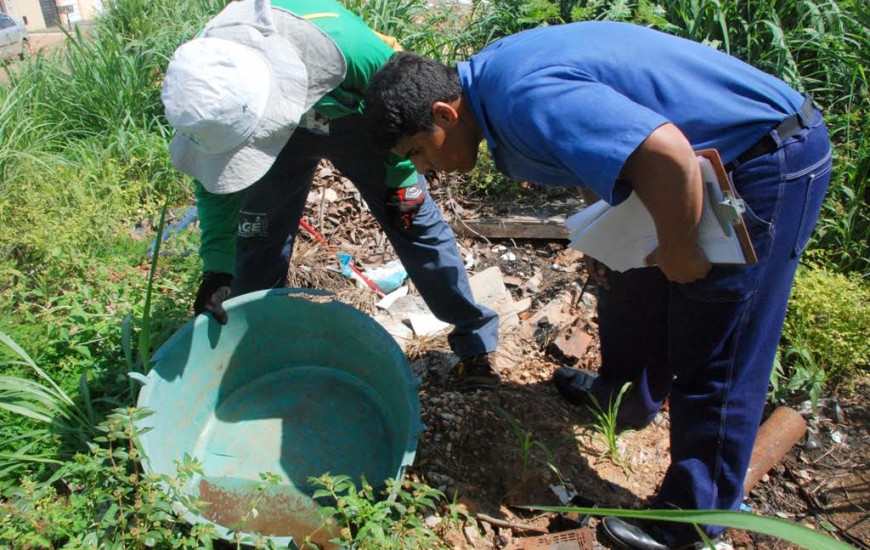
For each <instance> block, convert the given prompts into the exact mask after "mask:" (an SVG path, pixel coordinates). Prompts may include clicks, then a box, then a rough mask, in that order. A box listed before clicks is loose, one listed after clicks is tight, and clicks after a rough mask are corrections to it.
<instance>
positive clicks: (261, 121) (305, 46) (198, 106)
mask: <svg viewBox="0 0 870 550" xmlns="http://www.w3.org/2000/svg"><path fill="white" fill-rule="evenodd" d="M345 71H346V65H345V60H344V55H342V53H341V50H339V49H338V47H337V46H336V45H335V42H333V41H332V39H330V38H329V36H327V35H326V34H325V33H323V31H321V30H320V29H318V28H317V27H316V26H315V25H313V24H312V23H309V22H308V21H306V20H304V19H302V18H300V17H298V16H296V15H294V14H292V13H290V12H288V11H286V10H281V9H275V10H273V9H272V7H271V5H270V3H269V1H268V0H244V1H243V2H233V3H231V4H229V5H228V6H227V7H226V8H224V10H223V11H221V12H220V13H219V14H218V15H217V16H216V17H215V18H214V19H212V20H211V21H210V22H209V23H208V24H207V25H206V26H205V28H204V29H203V31H202V33H201V34H200V36H199V37H198V38H195V39H193V40H191V41H189V42H186V43H185V44H182V45H181V46H180V47H179V48H178V49H177V50H176V51H175V53H174V54H173V56H172V59H171V60H170V62H169V67H168V68H167V69H166V78H165V79H164V81H163V90H162V91H161V97H162V99H163V105H164V107H165V109H166V118H167V119H168V120H169V123H170V124H171V125H172V126H173V127H174V128H175V130H176V132H177V134H176V136H175V137H174V138H173V140H172V142H171V143H170V145H169V151H170V153H171V155H172V162H173V164H175V167H176V168H178V169H179V170H181V171H182V172H184V173H185V174H188V175H190V176H193V177H194V178H196V179H197V180H199V182H200V183H202V185H203V187H205V188H206V190H208V191H210V192H212V193H218V194H224V193H232V192H235V191H239V190H241V189H244V188H246V187H248V186H249V185H251V184H253V183H255V182H256V181H258V180H259V179H260V178H262V177H263V176H264V175H265V174H266V172H268V171H269V168H270V167H271V166H272V163H274V162H275V159H276V158H277V156H278V153H280V152H281V149H283V148H284V146H285V145H286V144H287V141H288V140H289V139H290V136H291V135H293V131H294V130H295V129H296V126H297V125H298V124H299V121H300V119H301V118H302V115H303V114H304V113H305V112H306V111H308V110H309V109H311V107H312V106H313V105H314V104H315V103H316V102H317V101H318V100H319V99H320V98H321V97H323V95H324V94H326V93H327V92H329V91H330V90H332V89H333V88H335V87H336V86H338V85H339V84H340V83H341V81H342V80H344V76H345Z"/></svg>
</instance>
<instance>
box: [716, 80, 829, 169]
mask: <svg viewBox="0 0 870 550" xmlns="http://www.w3.org/2000/svg"><path fill="white" fill-rule="evenodd" d="M815 112H816V106H815V104H814V103H813V100H812V98H810V97H807V98H806V100H804V104H803V105H801V109H800V112H799V113H796V114H793V115H791V116H790V117H788V118H787V119H785V120H783V121H782V122H780V123H779V124H777V125H776V128H774V129H773V131H774V132H776V135H777V136H778V137H779V143H783V142H784V141H785V140H787V139H788V138H790V137H792V136H793V135H795V134H797V133H798V132H800V131H801V130H802V129H804V128H807V125H806V124H805V123H804V120H812V119H813V115H814V114H815ZM801 115H803V116H801ZM779 143H777V142H776V140H775V139H773V138H772V137H771V136H770V133H767V134H764V135H763V136H762V137H761V139H759V140H758V141H756V142H755V145H753V146H752V147H750V148H749V149H747V150H745V151H743V152H742V153H740V155H738V156H737V158H736V159H734V160H732V161H731V162H729V163H728V165H727V167H726V168H727V169H728V170H729V171H730V170H733V169H734V168H737V167H738V166H740V165H741V164H743V163H745V162H747V161H750V160H752V159H754V158H755V157H760V156H761V155H766V154H768V153H772V152H773V151H776V150H777V149H779V147H780V145H779Z"/></svg>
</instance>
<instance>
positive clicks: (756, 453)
mask: <svg viewBox="0 0 870 550" xmlns="http://www.w3.org/2000/svg"><path fill="white" fill-rule="evenodd" d="M806 433H807V423H806V421H805V420H804V418H803V417H802V416H801V414H800V413H799V412H797V411H796V410H794V409H790V408H788V407H777V408H776V410H774V411H773V413H771V415H770V417H769V418H768V419H767V420H765V421H764V423H763V424H762V425H761V428H759V429H758V436H756V438H755V446H754V447H753V448H752V458H750V459H749V470H748V471H747V472H746V477H745V478H744V479H743V493H744V494H747V495H748V494H749V491H751V490H752V488H753V487H755V484H756V483H758V482H759V480H761V478H762V477H764V474H766V473H767V472H768V471H769V470H770V469H771V468H773V467H774V466H776V465H777V464H778V463H779V461H780V460H782V458H783V457H784V456H785V455H786V454H788V452H789V451H790V450H791V448H792V447H794V445H795V443H797V442H798V441H800V440H801V438H802V437H803V436H804V434H806Z"/></svg>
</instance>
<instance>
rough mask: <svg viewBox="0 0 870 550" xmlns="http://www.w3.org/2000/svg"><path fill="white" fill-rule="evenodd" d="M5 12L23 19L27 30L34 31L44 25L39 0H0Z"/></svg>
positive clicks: (42, 27)
mask: <svg viewBox="0 0 870 550" xmlns="http://www.w3.org/2000/svg"><path fill="white" fill-rule="evenodd" d="M0 2H2V5H0V8H3V11H4V12H5V13H8V14H9V15H11V16H12V17H14V18H15V19H18V20H19V21H24V22H25V23H24V26H25V27H27V30H28V32H29V31H36V30H40V29H44V28H45V27H46V24H45V18H44V17H43V15H42V8H41V7H40V0H0Z"/></svg>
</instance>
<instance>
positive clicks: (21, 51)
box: [0, 13, 30, 59]
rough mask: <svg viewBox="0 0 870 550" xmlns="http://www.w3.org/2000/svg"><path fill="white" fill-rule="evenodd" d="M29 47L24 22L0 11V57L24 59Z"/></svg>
mask: <svg viewBox="0 0 870 550" xmlns="http://www.w3.org/2000/svg"><path fill="white" fill-rule="evenodd" d="M29 49H30V41H29V40H28V39H27V29H26V28H24V24H23V23H21V22H19V21H16V20H15V19H12V18H11V17H9V16H8V15H6V14H5V13H0V58H7V57H15V56H16V55H17V56H18V58H19V59H24V56H25V54H27V52H28V50H29Z"/></svg>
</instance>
